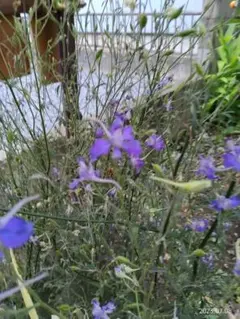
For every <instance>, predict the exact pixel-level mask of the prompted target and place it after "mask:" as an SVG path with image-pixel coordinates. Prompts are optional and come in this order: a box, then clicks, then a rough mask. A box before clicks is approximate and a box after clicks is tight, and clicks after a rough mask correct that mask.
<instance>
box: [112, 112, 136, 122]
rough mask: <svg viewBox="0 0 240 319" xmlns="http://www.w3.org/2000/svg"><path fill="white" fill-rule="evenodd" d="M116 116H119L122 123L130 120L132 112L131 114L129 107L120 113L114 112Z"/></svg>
mask: <svg viewBox="0 0 240 319" xmlns="http://www.w3.org/2000/svg"><path fill="white" fill-rule="evenodd" d="M115 116H116V118H118V117H119V118H120V119H121V120H122V121H123V123H124V124H126V123H128V122H129V121H130V120H131V117H132V114H131V109H129V110H125V111H123V112H121V113H119V112H116V113H115Z"/></svg>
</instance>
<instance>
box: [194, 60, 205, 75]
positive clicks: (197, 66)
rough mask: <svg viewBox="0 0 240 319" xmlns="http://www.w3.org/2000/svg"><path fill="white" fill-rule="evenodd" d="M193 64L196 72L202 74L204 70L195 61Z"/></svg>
mask: <svg viewBox="0 0 240 319" xmlns="http://www.w3.org/2000/svg"><path fill="white" fill-rule="evenodd" d="M194 65H195V68H196V72H197V74H199V75H201V76H204V71H203V68H202V66H201V65H200V64H199V63H195V64H194Z"/></svg>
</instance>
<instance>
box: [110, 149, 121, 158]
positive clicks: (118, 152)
mask: <svg viewBox="0 0 240 319" xmlns="http://www.w3.org/2000/svg"><path fill="white" fill-rule="evenodd" d="M121 157H122V152H121V150H120V149H119V148H117V147H114V149H113V153H112V158H113V159H119V158H121Z"/></svg>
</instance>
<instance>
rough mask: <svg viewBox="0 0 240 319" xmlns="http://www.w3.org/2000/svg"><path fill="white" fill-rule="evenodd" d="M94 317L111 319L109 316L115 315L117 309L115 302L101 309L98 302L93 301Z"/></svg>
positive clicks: (96, 318)
mask: <svg viewBox="0 0 240 319" xmlns="http://www.w3.org/2000/svg"><path fill="white" fill-rule="evenodd" d="M92 305H93V309H92V315H93V318H94V319H109V318H110V317H109V316H108V315H109V314H111V313H113V312H114V310H115V309H116V306H115V304H114V303H113V302H111V301H110V302H108V303H106V304H105V305H104V306H102V307H101V305H100V303H99V301H98V300H96V299H93V300H92Z"/></svg>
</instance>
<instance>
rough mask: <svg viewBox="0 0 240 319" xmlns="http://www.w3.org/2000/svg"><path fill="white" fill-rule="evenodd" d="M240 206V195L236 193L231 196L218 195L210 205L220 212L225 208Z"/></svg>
mask: <svg viewBox="0 0 240 319" xmlns="http://www.w3.org/2000/svg"><path fill="white" fill-rule="evenodd" d="M238 206H240V197H239V196H236V195H234V196H231V197H229V198H227V197H225V196H218V198H217V199H215V200H213V201H212V202H211V205H210V207H211V208H213V209H215V210H216V211H218V212H221V211H223V210H231V209H234V208H236V207H238Z"/></svg>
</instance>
